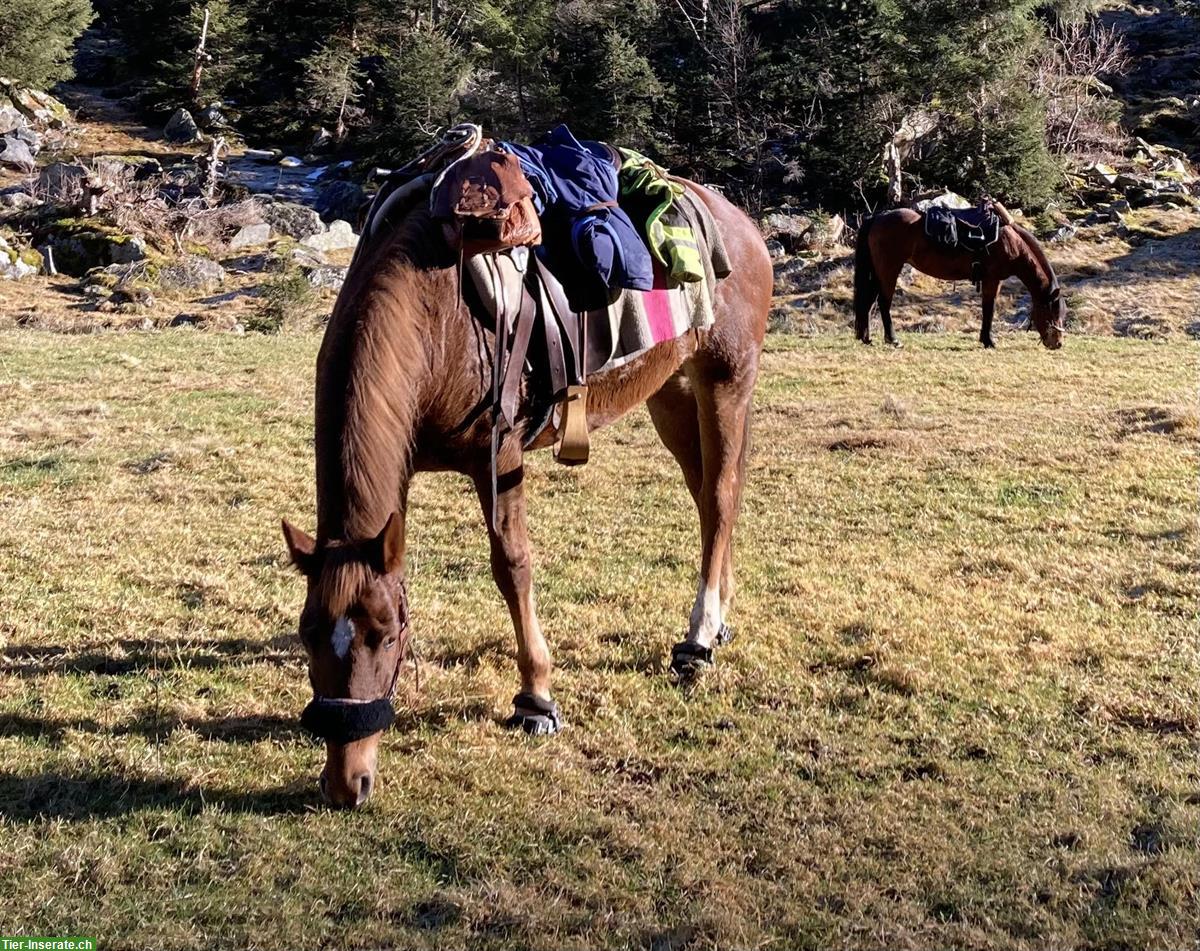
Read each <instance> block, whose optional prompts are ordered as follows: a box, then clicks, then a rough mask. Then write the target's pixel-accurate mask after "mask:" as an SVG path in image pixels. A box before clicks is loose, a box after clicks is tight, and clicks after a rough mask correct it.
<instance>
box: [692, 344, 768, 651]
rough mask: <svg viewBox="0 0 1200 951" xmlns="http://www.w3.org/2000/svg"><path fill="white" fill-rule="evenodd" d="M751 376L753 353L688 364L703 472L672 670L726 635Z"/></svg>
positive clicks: (710, 355)
mask: <svg viewBox="0 0 1200 951" xmlns="http://www.w3.org/2000/svg"><path fill="white" fill-rule="evenodd" d="M757 374H758V365H757V360H756V359H755V358H754V356H753V355H751V356H748V357H743V359H742V360H741V361H740V362H736V361H734V362H731V361H728V360H727V359H726V358H725V357H724V356H723V355H721V354H720V352H719V351H717V350H714V351H711V352H706V351H701V352H700V353H698V354H696V356H695V357H694V358H693V360H692V362H691V364H690V365H689V370H688V378H689V380H690V382H691V384H692V390H693V393H694V397H695V401H696V407H697V417H698V422H699V436H700V440H699V441H700V448H701V460H702V472H703V475H702V479H701V484H700V492H699V497H698V502H697V504H698V507H699V509H700V535H701V541H702V548H701V559H700V579H699V585H698V588H697V592H696V601H695V604H694V605H693V607H692V613H691V619H690V623H689V625H688V636H687V640H686V641H685V642H684V643H682V644H677V645H676V646H675V648H674V650H673V651H672V659H671V667H672V669H673V670H674V671H675V672H676V673H678V674H688V673H690V672H692V671H694V670H695V669H696V668H697V667H699V666H704V665H706V664H708V663H711V660H712V648H713V646H714V645H715V644H717V643H719V642H720V641H721V640H722V639H723V638H724V637H725V636H727V629H726V628H725V625H724V618H723V607H724V606H726V605H727V600H726V598H725V597H723V594H728V595H729V596H732V564H733V547H732V536H733V526H734V521H735V520H736V518H737V512H738V507H739V505H740V502H741V493H742V481H743V474H744V469H745V457H744V455H743V446H744V444H745V440H746V438H747V416H748V414H749V412H750V401H751V398H752V396H753V390H754V381H755V379H756V377H757ZM727 572H728V573H727ZM723 588H724V589H725V590H724V591H723V590H722V589H723Z"/></svg>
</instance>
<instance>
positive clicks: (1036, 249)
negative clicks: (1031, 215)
mask: <svg viewBox="0 0 1200 951" xmlns="http://www.w3.org/2000/svg"><path fill="white" fill-rule="evenodd" d="M1011 227H1012V228H1013V230H1014V231H1016V232H1017V234H1019V235H1020V236H1021V240H1022V241H1024V242H1025V244H1026V246H1027V247H1028V248H1029V251H1030V253H1031V254H1032V255H1033V256H1034V257H1035V258H1036V259H1037V261H1038V263H1039V264H1040V265H1041V266H1042V267H1043V268H1045V270H1046V274H1047V276H1048V277H1049V278H1050V290H1051V291H1053V290H1054V288H1056V287H1058V275H1057V274H1055V273H1054V265H1052V264H1051V263H1050V259H1049V258H1048V257H1046V252H1045V251H1044V250H1043V249H1042V245H1041V242H1039V241H1038V239H1037V238H1035V237H1034V236H1033V233H1032V232H1031V231H1029V229H1027V228H1025V227H1022V226H1021V225H1019V224H1017V223H1016V222H1013V224H1012V226H1011Z"/></svg>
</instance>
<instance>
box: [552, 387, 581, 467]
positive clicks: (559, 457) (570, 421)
mask: <svg viewBox="0 0 1200 951" xmlns="http://www.w3.org/2000/svg"><path fill="white" fill-rule="evenodd" d="M587 390H588V388H587V387H586V386H568V387H567V395H566V396H564V397H563V401H562V410H561V414H560V419H559V421H558V440H557V442H555V444H554V461H555V462H559V463H562V464H563V465H564V466H581V465H583V464H584V463H585V462H587V461H588V453H589V451H590V444H589V441H588V424H587Z"/></svg>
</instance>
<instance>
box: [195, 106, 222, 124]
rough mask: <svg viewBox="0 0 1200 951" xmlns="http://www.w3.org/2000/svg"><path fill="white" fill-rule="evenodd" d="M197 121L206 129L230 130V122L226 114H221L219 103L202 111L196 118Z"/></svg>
mask: <svg viewBox="0 0 1200 951" xmlns="http://www.w3.org/2000/svg"><path fill="white" fill-rule="evenodd" d="M196 121H197V122H198V123H199V124H200V125H202V126H203V127H204V128H206V129H228V128H229V120H228V119H226V118H225V114H224V113H223V112H221V108H220V105H219V104H218V103H215V102H214V103H210V104H209V105H207V106H205V107H204V108H203V109H201V110H200V112H199V114H198V115H197V116H196Z"/></svg>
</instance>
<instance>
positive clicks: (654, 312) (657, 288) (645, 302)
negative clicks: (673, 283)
mask: <svg viewBox="0 0 1200 951" xmlns="http://www.w3.org/2000/svg"><path fill="white" fill-rule="evenodd" d="M642 306H643V307H644V308H645V309H646V323H647V324H648V325H649V327H650V336H651V337H652V338H653V340H654V342H655V343H662V342H663V341H664V340H674V339H675V337H677V336H678V334H677V333H676V330H675V319H674V318H673V317H672V316H671V292H670V291H669V290H667V280H666V274H665V273H664V272H663V269H662V268H661V267H660V266H659V264H658V262H657V261H656V262H655V263H654V289H653V290H649V291H642Z"/></svg>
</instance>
